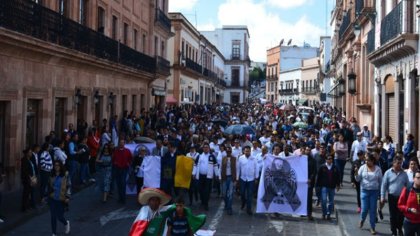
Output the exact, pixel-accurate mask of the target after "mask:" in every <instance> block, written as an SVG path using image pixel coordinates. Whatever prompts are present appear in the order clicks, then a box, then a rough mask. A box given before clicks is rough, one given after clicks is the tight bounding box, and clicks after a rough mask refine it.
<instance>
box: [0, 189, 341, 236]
mask: <svg viewBox="0 0 420 236" xmlns="http://www.w3.org/2000/svg"><path fill="white" fill-rule="evenodd" d="M138 209H139V206H138V205H137V204H136V203H135V198H134V196H130V197H129V198H128V199H127V204H126V205H121V204H119V203H117V201H116V200H115V199H113V198H111V199H109V201H108V202H107V203H105V204H104V203H102V202H101V201H100V193H99V192H97V191H96V190H95V186H91V187H89V188H87V189H85V190H83V191H82V192H80V193H78V194H77V195H76V196H74V198H73V199H72V201H71V203H70V211H69V212H67V213H66V214H65V217H66V218H67V219H68V220H70V224H71V232H70V235H80V236H81V235H126V234H127V233H128V231H129V230H130V226H131V224H132V222H133V220H134V219H135V217H136V215H137V212H138ZM192 209H193V212H194V213H197V214H198V213H203V212H202V210H201V209H200V208H199V207H198V203H197V204H195V203H194V206H193V207H192ZM233 209H234V212H233V215H232V216H229V215H227V214H225V212H224V210H223V202H222V200H221V199H220V198H217V197H215V195H214V193H213V195H212V200H211V202H210V210H209V212H208V213H207V217H208V218H207V221H206V224H205V225H204V226H203V228H202V229H210V230H216V234H215V235H222V236H228V235H232V236H234V235H267V236H269V235H273V236H274V235H308V234H311V235H323V236H328V235H340V234H341V233H340V229H339V227H338V225H337V222H336V221H335V219H333V221H331V222H327V221H322V220H320V214H319V213H320V208H316V207H315V214H314V216H315V218H316V219H315V221H313V222H308V221H307V219H306V218H303V217H292V216H279V217H276V216H274V215H268V214H254V215H253V216H249V215H247V214H246V212H245V211H241V210H239V209H240V203H239V198H238V197H235V199H234V206H233ZM57 233H58V235H64V227H63V226H62V225H60V223H58V231H57ZM29 234H30V235H33V236H38V235H39V236H41V235H50V234H51V229H50V214H49V212H46V213H44V214H41V215H39V216H36V217H34V218H32V219H31V220H29V221H28V222H26V223H25V224H23V225H21V226H19V227H17V228H15V229H13V230H12V231H9V232H8V233H7V234H6V235H29Z"/></svg>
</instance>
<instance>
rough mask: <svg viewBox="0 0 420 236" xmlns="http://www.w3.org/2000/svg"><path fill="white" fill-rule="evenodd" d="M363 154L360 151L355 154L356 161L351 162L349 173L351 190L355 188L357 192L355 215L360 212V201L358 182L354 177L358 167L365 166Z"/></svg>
mask: <svg viewBox="0 0 420 236" xmlns="http://www.w3.org/2000/svg"><path fill="white" fill-rule="evenodd" d="M364 156H365V153H364V152H363V151H362V150H359V151H358V152H357V157H358V158H357V160H355V161H353V165H352V167H351V171H350V181H351V184H352V185H353V188H356V192H357V213H360V211H361V210H362V208H361V206H362V205H361V201H360V182H358V181H356V178H354V176H355V175H356V173H357V171H359V169H360V167H361V166H362V165H364V164H365V158H364Z"/></svg>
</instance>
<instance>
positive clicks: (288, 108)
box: [280, 104, 295, 111]
mask: <svg viewBox="0 0 420 236" xmlns="http://www.w3.org/2000/svg"><path fill="white" fill-rule="evenodd" d="M294 109H295V108H294V107H293V106H292V105H290V104H284V105H282V106H281V107H280V110H284V111H292V110H294Z"/></svg>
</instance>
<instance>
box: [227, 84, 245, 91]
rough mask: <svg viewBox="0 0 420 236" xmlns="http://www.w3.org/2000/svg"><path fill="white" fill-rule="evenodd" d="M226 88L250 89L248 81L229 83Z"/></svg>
mask: <svg viewBox="0 0 420 236" xmlns="http://www.w3.org/2000/svg"><path fill="white" fill-rule="evenodd" d="M226 88H230V89H246V90H247V89H248V83H244V85H241V83H232V82H231V83H230V85H227V86H226Z"/></svg>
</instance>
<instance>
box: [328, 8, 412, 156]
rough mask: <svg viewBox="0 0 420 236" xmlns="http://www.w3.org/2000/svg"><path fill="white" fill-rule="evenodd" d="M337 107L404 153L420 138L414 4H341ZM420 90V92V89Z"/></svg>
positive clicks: (336, 18) (335, 55)
mask: <svg viewBox="0 0 420 236" xmlns="http://www.w3.org/2000/svg"><path fill="white" fill-rule="evenodd" d="M336 4H337V5H336V7H335V9H334V11H333V20H332V25H333V26H334V27H336V31H335V34H334V36H333V40H332V44H333V46H332V67H333V70H334V72H335V77H336V80H335V86H334V87H333V89H332V90H331V91H330V94H331V95H333V96H334V98H335V99H334V104H335V105H336V106H337V107H341V108H343V110H344V111H345V113H346V117H347V118H350V117H356V119H357V120H358V121H359V124H367V125H368V128H369V129H370V130H372V131H373V133H374V134H375V135H378V136H380V137H385V136H387V135H389V136H391V137H392V139H393V141H394V144H396V146H397V148H398V149H401V147H402V145H403V144H404V142H405V141H406V134H408V133H412V134H413V135H414V136H415V137H417V140H416V142H417V143H418V142H419V141H418V137H419V113H418V110H419V95H418V76H417V67H418V62H417V52H418V29H417V25H418V22H417V17H416V16H415V13H416V5H415V1H413V0H399V1H385V0H377V1H374V0H367V1H361V0H359V1H348V0H347V1H346V0H344V1H336ZM416 88H417V90H416Z"/></svg>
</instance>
